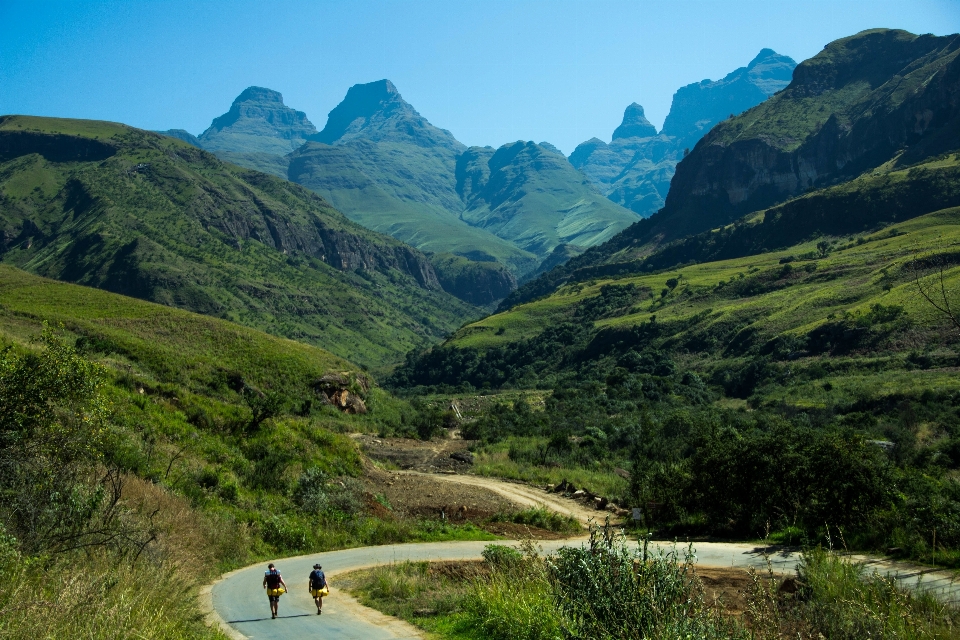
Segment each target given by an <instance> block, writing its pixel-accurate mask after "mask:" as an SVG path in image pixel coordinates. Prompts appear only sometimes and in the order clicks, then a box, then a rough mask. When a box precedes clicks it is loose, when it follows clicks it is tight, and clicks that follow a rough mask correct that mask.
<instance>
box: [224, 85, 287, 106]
mask: <svg viewBox="0 0 960 640" xmlns="http://www.w3.org/2000/svg"><path fill="white" fill-rule="evenodd" d="M243 102H261V103H271V102H272V103H276V104H281V105H282V104H283V94H282V93H280V92H279V91H274V90H273V89H268V88H266V87H247V88H246V89H244V90H243V91H241V92H240V95H238V96H237V97H236V99H235V100H234V101H233V104H240V103H243Z"/></svg>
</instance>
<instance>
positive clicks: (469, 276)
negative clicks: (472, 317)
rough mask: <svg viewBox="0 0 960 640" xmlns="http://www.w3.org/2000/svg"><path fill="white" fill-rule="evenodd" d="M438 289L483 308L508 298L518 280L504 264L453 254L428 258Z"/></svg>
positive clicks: (441, 254) (440, 254)
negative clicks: (434, 272)
mask: <svg viewBox="0 0 960 640" xmlns="http://www.w3.org/2000/svg"><path fill="white" fill-rule="evenodd" d="M430 263H431V264H432V265H433V268H434V270H435V271H436V272H437V277H438V278H439V280H440V286H442V287H443V290H444V291H446V292H448V293H452V294H453V295H455V296H457V297H458V298H460V299H461V300H464V301H466V302H469V303H470V304H475V305H478V306H486V305H489V304H491V303H493V302H496V301H497V300H502V299H503V298H505V297H507V296H508V295H510V292H511V291H513V290H514V289H516V288H517V279H516V278H514V277H513V274H511V273H510V272H509V271H508V270H507V269H506V268H505V267H504V266H503V265H501V264H498V263H496V262H478V261H474V260H470V259H468V258H465V257H463V256H457V255H454V254H452V253H438V254H435V255H433V256H431V257H430Z"/></svg>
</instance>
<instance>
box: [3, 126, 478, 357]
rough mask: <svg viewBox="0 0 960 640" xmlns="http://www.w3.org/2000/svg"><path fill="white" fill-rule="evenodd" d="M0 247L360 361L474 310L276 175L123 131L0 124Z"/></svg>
mask: <svg viewBox="0 0 960 640" xmlns="http://www.w3.org/2000/svg"><path fill="white" fill-rule="evenodd" d="M0 138H2V141H3V144H2V145H0V149H3V151H2V152H0V229H2V236H0V239H2V242H0V256H2V260H3V261H4V262H6V263H8V264H14V265H17V266H19V267H21V268H23V269H26V270H28V271H31V272H33V273H37V274H40V275H44V276H48V277H53V278H57V279H60V280H67V281H71V282H78V283H81V284H86V285H90V286H96V287H100V288H103V289H107V290H110V291H114V292H117V293H123V294H125V295H132V296H136V297H139V298H142V299H145V300H151V301H155V302H160V303H162V304H166V305H170V306H175V307H180V308H184V309H189V310H192V311H197V312H200V313H205V314H208V315H214V316H217V317H221V318H225V319H229V320H233V321H236V322H238V323H240V324H244V325H247V326H251V327H255V328H258V329H261V330H264V331H267V332H269V333H272V334H274V335H280V336H284V337H289V338H293V339H296V340H299V341H302V342H307V343H310V344H314V345H318V346H322V347H324V348H327V349H329V350H330V351H332V352H334V353H336V354H338V355H340V356H341V357H345V358H348V359H350V360H351V361H354V362H357V363H360V364H363V365H366V366H372V367H378V366H382V365H384V364H386V363H390V362H392V361H396V360H397V359H399V357H400V356H401V354H403V353H405V352H406V351H408V350H409V349H410V348H413V347H416V346H417V345H423V344H426V343H429V342H431V341H433V340H435V339H437V338H439V337H441V336H443V335H446V334H447V333H448V332H449V331H450V330H451V329H453V328H455V327H457V326H459V325H460V324H462V323H463V321H464V320H466V319H468V318H470V317H471V316H474V315H475V314H476V313H477V311H476V309H475V308H474V307H471V306H469V305H467V304H465V303H463V302H461V301H459V300H457V299H456V298H454V297H453V296H451V295H449V294H446V293H444V292H443V291H442V290H441V288H440V285H439V283H438V281H437V278H436V274H435V272H434V270H433V267H432V266H431V265H430V262H429V260H428V259H427V257H426V256H424V255H423V254H421V253H419V252H417V251H416V250H414V249H411V248H410V247H408V246H406V245H403V244H401V243H400V242H398V241H396V240H394V239H393V238H390V237H388V236H383V235H380V234H377V233H374V232H372V231H369V230H367V229H364V228H363V227H360V226H359V225H357V224H355V223H353V222H351V221H349V220H347V219H346V218H345V217H344V216H343V215H341V214H340V213H339V212H337V211H336V210H334V209H333V208H331V207H330V206H329V205H328V204H327V203H326V202H325V201H323V200H322V199H321V198H319V197H318V196H316V195H315V194H313V193H311V192H309V191H308V190H306V189H304V188H302V187H300V186H298V185H294V184H292V183H290V182H287V181H284V180H280V179H277V178H274V177H271V176H268V175H265V174H262V173H258V172H255V171H250V170H246V169H241V168H240V167H236V166H233V165H229V164H225V163H223V162H221V161H220V160H218V159H217V158H216V157H215V156H213V155H211V154H209V153H207V152H204V151H201V150H199V149H196V148H194V147H192V146H190V145H188V144H186V143H183V142H181V141H178V140H174V139H172V138H166V137H162V136H159V135H157V134H152V133H149V132H145V131H140V130H137V129H133V128H130V127H126V126H123V125H117V124H112V123H105V122H93V121H75V120H60V119H50V118H29V117H5V118H3V119H2V120H0Z"/></svg>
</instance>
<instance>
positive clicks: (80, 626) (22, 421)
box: [0, 266, 489, 638]
mask: <svg viewBox="0 0 960 640" xmlns="http://www.w3.org/2000/svg"><path fill="white" fill-rule="evenodd" d="M44 325H46V328H44ZM347 399H349V401H347ZM364 408H365V410H366V412H365V413H364V412H362V410H361V409H364ZM344 409H350V410H358V411H361V412H360V413H356V414H352V413H345V412H344V411H343V410H344ZM424 419H425V418H423V417H422V416H421V415H420V414H419V413H418V412H417V410H416V409H414V408H413V407H412V406H410V405H409V404H408V403H406V402H403V401H398V400H396V399H394V398H392V397H391V396H389V395H388V394H386V393H385V392H383V391H381V390H379V389H378V388H376V387H373V386H371V383H370V380H369V378H368V377H367V376H366V375H365V374H364V373H362V372H361V371H359V370H358V369H357V367H356V366H355V365H351V364H349V363H347V362H346V361H344V360H342V359H340V358H338V357H336V356H334V355H333V354H330V353H329V352H325V351H322V350H320V349H317V348H315V347H310V346H308V345H304V344H301V343H296V342H292V341H289V340H285V339H281V338H276V337H273V336H269V335H267V334H263V333H260V332H257V331H255V330H252V329H247V328H245V327H241V326H238V325H233V324H231V323H228V322H225V321H222V320H217V319H213V318H209V317H205V316H200V315H195V314H192V313H188V312H185V311H180V310H176V309H172V308H169V307H164V306H160V305H156V304H151V303H147V302H143V301H139V300H136V299H132V298H125V297H122V296H118V295H115V294H111V293H107V292H104V291H100V290H97V289H90V288H86V287H81V286H77V285H71V284H66V283H60V282H55V281H50V280H46V279H43V278H38V277H36V276H32V275H29V274H26V273H24V272H22V271H18V270H16V269H13V268H11V267H7V266H3V267H0V444H2V446H0V495H2V496H3V499H2V500H0V583H2V585H3V586H0V612H2V613H3V615H0V635H3V637H11V638H31V637H36V636H37V634H40V635H44V636H47V635H62V636H64V637H79V636H88V635H91V634H94V635H96V634H102V633H103V630H104V629H110V630H111V637H150V638H185V637H212V636H213V635H215V634H214V633H213V632H211V631H209V630H208V629H206V628H205V627H204V626H203V624H202V620H201V616H200V614H199V611H198V603H197V600H196V598H195V589H194V587H196V586H198V585H199V584H201V583H202V582H204V581H206V580H209V579H212V578H213V577H214V576H215V575H218V574H219V573H220V572H222V571H223V570H226V569H229V568H232V567H236V566H242V565H244V564H246V563H248V562H250V561H253V560H254V559H258V558H262V557H273V556H276V555H280V554H291V553H297V552H308V551H319V550H324V549H331V548H340V547H343V546H351V545H359V544H378V543H383V542H400V541H405V540H434V539H450V538H464V537H466V538H477V537H481V538H488V537H489V536H488V535H487V534H485V533H484V532H482V531H479V530H477V529H474V528H473V527H472V526H470V525H465V526H462V527H454V526H451V525H449V524H447V523H440V522H433V521H430V520H417V519H405V518H402V517H398V516H394V515H393V514H392V512H390V511H389V510H386V509H385V508H384V506H383V505H381V504H379V503H378V502H377V498H376V496H373V495H371V494H370V493H369V491H367V489H366V488H365V487H364V485H363V483H362V481H361V479H360V478H361V475H362V466H361V459H360V454H359V452H358V451H357V448H356V446H355V445H354V443H353V442H352V440H351V439H350V438H348V437H347V436H345V435H343V433H344V432H355V431H389V432H400V433H407V434H411V435H412V434H415V433H416V430H417V427H418V425H419V423H421V422H423V420H424ZM374 512H375V513H376V516H374V515H373V513H374ZM321 532H322V533H321ZM26 594H29V596H27V595H26ZM94 600H95V601H96V603H97V606H96V607H93V606H91V602H92V601H94Z"/></svg>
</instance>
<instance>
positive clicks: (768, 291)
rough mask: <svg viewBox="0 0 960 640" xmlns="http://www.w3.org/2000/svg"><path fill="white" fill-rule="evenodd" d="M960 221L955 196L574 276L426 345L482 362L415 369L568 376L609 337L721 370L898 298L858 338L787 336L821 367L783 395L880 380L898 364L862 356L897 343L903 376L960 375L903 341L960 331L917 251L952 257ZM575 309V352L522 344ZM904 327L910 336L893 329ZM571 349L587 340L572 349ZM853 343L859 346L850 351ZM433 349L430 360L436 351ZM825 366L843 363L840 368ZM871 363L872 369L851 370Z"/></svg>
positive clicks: (806, 363) (933, 344)
mask: <svg viewBox="0 0 960 640" xmlns="http://www.w3.org/2000/svg"><path fill="white" fill-rule="evenodd" d="M958 224H960V209H957V208H953V209H947V210H944V211H942V212H937V213H933V214H928V215H925V216H922V217H920V218H916V219H914V220H911V221H908V222H904V223H898V224H897V225H896V226H895V227H887V228H883V229H880V230H876V231H875V232H873V233H870V234H865V235H858V236H856V237H854V236H850V237H846V238H844V237H839V238H838V237H834V238H829V239H828V240H827V241H826V245H825V248H823V249H821V248H820V246H818V245H821V243H824V242H825V241H824V240H823V239H820V240H816V241H814V240H811V241H809V242H806V243H803V244H800V245H796V246H792V247H788V248H785V249H781V250H779V251H772V252H768V253H763V254H761V255H755V256H747V257H743V258H737V259H732V260H724V261H719V262H708V263H702V264H694V265H687V266H684V267H683V268H682V269H678V270H670V271H661V272H655V273H653V274H650V275H631V274H628V275H624V276H619V277H608V278H594V279H592V280H589V281H586V282H579V283H575V284H570V285H565V286H563V287H561V288H560V289H559V290H558V291H557V292H556V293H554V294H552V295H550V296H547V297H545V298H543V299H541V300H537V301H535V302H530V303H526V304H521V305H519V306H517V307H515V308H513V309H510V310H509V311H506V312H502V313H498V314H495V315H492V316H489V317H487V318H484V319H483V320H480V321H478V322H475V323H472V324H469V325H467V326H465V327H463V328H461V329H460V330H459V331H457V332H456V333H455V334H454V335H453V336H452V337H451V338H450V339H448V340H447V341H446V342H444V343H443V345H441V346H438V347H436V348H434V349H433V350H432V351H431V352H429V353H432V354H434V355H433V356H430V357H434V358H437V357H439V358H440V359H442V358H443V357H444V355H443V354H447V355H449V354H453V353H455V352H457V351H460V350H467V351H476V357H477V358H478V360H477V362H476V364H475V365H471V366H464V367H462V368H461V369H460V370H459V372H458V373H456V374H455V375H454V376H453V377H452V378H450V377H449V376H447V378H443V377H435V376H434V374H431V373H430V370H431V367H430V366H429V365H428V366H425V367H418V368H416V369H414V370H412V371H410V375H411V376H413V377H411V378H410V379H409V383H413V384H416V383H420V384H448V385H452V386H456V385H458V384H462V383H464V382H467V383H470V384H471V385H473V386H475V387H480V386H482V385H483V383H485V382H486V383H487V384H488V386H490V385H492V386H493V387H495V388H496V387H499V386H501V385H503V384H508V385H509V386H520V387H530V388H533V387H539V386H543V385H547V386H548V387H549V386H550V385H551V384H552V382H551V381H555V380H556V379H557V377H558V376H562V375H565V374H567V373H572V372H574V371H576V370H577V369H578V368H579V367H581V366H584V363H586V362H592V361H593V360H595V359H596V358H598V357H601V356H603V357H606V356H605V355H603V354H604V350H605V349H606V350H611V349H612V350H613V351H612V352H611V353H614V352H617V351H618V350H619V351H626V350H630V349H634V348H636V349H663V350H666V351H668V352H671V353H674V354H675V356H676V357H682V359H683V361H684V362H685V365H686V366H688V367H689V368H691V369H692V370H695V371H697V373H698V375H701V376H703V377H704V379H707V380H710V379H718V378H717V377H718V376H719V377H721V378H722V377H723V376H724V375H726V373H729V372H731V371H735V370H736V369H738V368H740V367H741V365H742V364H743V363H744V362H747V361H749V359H750V358H752V357H755V356H761V355H762V354H764V353H769V349H773V348H774V347H775V346H776V343H777V341H778V340H780V341H788V342H789V341H793V342H794V343H796V345H802V344H804V343H805V342H807V341H811V340H815V339H816V340H819V338H816V336H820V335H821V334H823V333H824V332H826V334H830V332H834V333H836V332H839V333H841V334H842V333H843V332H844V331H845V329H846V328H848V327H857V326H860V325H858V324H857V323H858V322H859V319H860V318H867V317H871V313H873V312H872V311H871V310H872V309H873V308H874V307H875V306H877V305H880V306H882V307H890V308H897V309H899V311H898V312H897V318H898V320H897V322H896V323H894V324H891V325H888V326H886V327H883V328H884V330H885V331H886V334H885V335H883V336H881V335H875V336H870V337H869V338H868V337H867V335H866V334H868V333H870V332H865V333H864V335H860V333H858V332H855V333H857V335H858V336H860V337H858V338H857V339H856V340H852V341H851V342H848V343H843V344H840V343H838V344H834V345H832V346H829V347H822V346H821V347H812V346H810V347H809V348H806V349H805V348H803V347H802V346H797V347H796V348H792V349H790V350H791V351H792V352H797V353H799V354H801V355H802V357H800V358H799V359H796V358H794V360H795V361H796V364H795V365H794V367H795V368H797V369H801V368H803V369H807V368H816V369H817V370H818V371H819V372H820V376H819V377H817V378H812V379H805V378H804V376H803V375H797V376H795V378H794V379H792V380H790V382H789V384H786V385H784V386H782V387H779V386H778V387H777V389H776V397H777V398H783V399H785V400H790V401H794V402H801V403H804V404H814V405H815V404H820V405H823V404H824V403H826V402H836V401H839V400H840V399H841V398H842V397H843V396H844V394H846V393H848V392H849V393H855V392H856V390H857V389H860V388H861V387H862V386H863V385H866V386H867V387H871V385H877V386H876V387H875V390H877V391H879V390H881V389H882V388H883V387H884V385H886V384H887V383H888V382H889V376H890V372H889V371H882V372H876V373H872V372H871V368H872V367H873V365H872V364H869V365H866V364H864V363H865V362H866V361H867V360H868V358H867V357H866V356H867V355H868V354H869V353H870V352H871V350H872V349H873V348H881V350H883V351H887V350H888V349H889V350H892V352H893V353H890V354H887V355H885V356H884V357H885V358H888V359H889V367H892V368H894V369H900V370H902V371H903V373H904V375H903V378H902V381H903V382H904V383H905V384H909V386H910V387H911V388H922V387H924V386H930V385H934V386H937V385H946V386H945V387H944V388H953V387H955V386H956V387H958V388H960V381H958V380H957V379H956V378H955V376H953V374H952V372H951V371H949V370H942V371H938V370H937V368H936V367H933V368H932V369H930V370H928V371H925V372H922V373H918V372H915V371H914V369H915V367H913V366H911V365H909V363H907V362H906V360H904V358H905V357H906V355H907V353H906V352H910V351H912V350H915V349H917V348H918V347H919V346H920V345H924V340H928V341H929V342H927V344H925V345H924V346H923V348H921V349H920V350H921V351H922V352H927V351H929V352H936V351H937V350H938V349H940V348H941V346H943V345H950V344H953V342H955V338H951V337H950V336H949V334H942V333H940V331H939V329H936V324H934V325H930V323H931V321H933V319H934V318H933V315H934V313H933V311H932V309H931V308H929V306H928V305H925V304H921V303H920V302H919V299H918V295H917V293H916V287H915V285H914V282H913V272H912V270H911V269H910V268H909V263H910V261H911V260H912V258H913V257H914V256H915V255H918V252H919V255H925V254H926V253H929V252H934V253H937V254H943V255H946V256H947V257H948V259H949V260H951V261H953V260H954V259H955V252H956V249H955V248H954V247H957V246H960V226H958ZM951 264H952V262H951ZM948 275H949V277H950V278H951V280H950V282H949V283H948V285H949V286H953V283H954V279H956V278H960V271H957V269H956V268H955V267H953V270H952V271H949V272H948ZM958 282H960V281H958ZM571 322H573V323H578V324H585V325H586V327H585V328H584V329H582V330H578V332H577V342H576V344H575V345H573V344H571V345H566V347H567V349H565V350H564V353H549V352H545V353H546V354H547V356H548V359H547V360H546V361H541V360H540V359H539V358H541V357H546V356H545V355H544V353H539V352H533V351H532V350H529V351H526V352H525V351H524V350H523V349H522V348H521V347H520V345H522V344H526V343H528V342H531V341H532V342H533V343H536V341H537V339H538V337H539V336H541V335H544V334H545V333H546V332H547V331H553V330H555V329H556V328H557V327H563V326H565V325H567V324H568V323H571ZM868 326H869V325H868ZM878 326H879V325H878ZM887 330H889V331H887ZM931 331H932V332H933V333H930V332H931ZM901 332H902V333H903V336H899V337H897V338H896V339H894V338H892V337H891V336H892V335H894V334H895V333H896V334H899V333H901ZM881 333H882V332H881ZM907 335H909V336H913V337H912V338H909V339H908V338H906V337H905V336H907ZM871 340H876V342H875V343H871ZM887 341H892V342H887ZM943 341H946V342H945V343H944V342H943ZM955 346H956V345H954V346H953V347H947V349H948V350H947V351H946V352H943V354H941V355H942V356H943V357H944V358H946V359H945V360H943V362H945V363H946V362H952V360H951V358H953V357H954V356H953V355H949V354H952V351H951V349H953V348H955ZM597 349H600V351H597ZM514 350H516V353H517V357H518V358H521V360H520V361H517V362H511V368H510V370H511V373H510V374H509V375H506V376H504V371H500V372H499V373H496V372H490V376H492V377H489V378H487V377H485V375H486V374H484V373H483V371H482V369H483V364H482V362H483V360H484V358H493V357H507V356H505V355H504V354H507V353H513V351H514ZM571 350H573V351H578V350H582V352H580V353H579V354H577V355H574V354H573V353H571ZM850 353H854V354H855V356H849V357H848V356H847V354H850ZM493 354H497V355H496V356H494V355H493ZM831 355H832V356H833V357H830V358H827V356H831ZM465 357H466V356H465ZM828 361H829V364H828ZM424 363H425V364H428V363H429V357H428V358H427V359H425V360H424ZM821 366H829V367H830V368H834V369H835V370H836V371H837V376H836V378H833V377H831V376H830V374H829V369H825V370H821V369H819V367H821ZM860 367H864V370H863V371H857V375H855V376H853V375H850V374H851V373H853V372H854V371H856V370H857V369H858V368H860ZM884 368H885V369H886V368H887V366H885V367H884ZM455 371H456V370H455ZM908 371H910V372H911V373H909V374H907V372H908ZM497 376H500V377H499V378H498V377H497ZM821 378H823V379H828V380H830V381H831V383H832V385H833V390H832V391H831V392H830V393H826V392H824V391H823V390H822V382H823V380H822V379H821ZM908 379H909V380H910V382H906V381H907V380H908ZM897 380H900V378H897ZM739 395H741V396H742V395H743V394H742V393H741V394H739ZM748 395H749V394H748ZM744 397H746V396H744Z"/></svg>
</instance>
